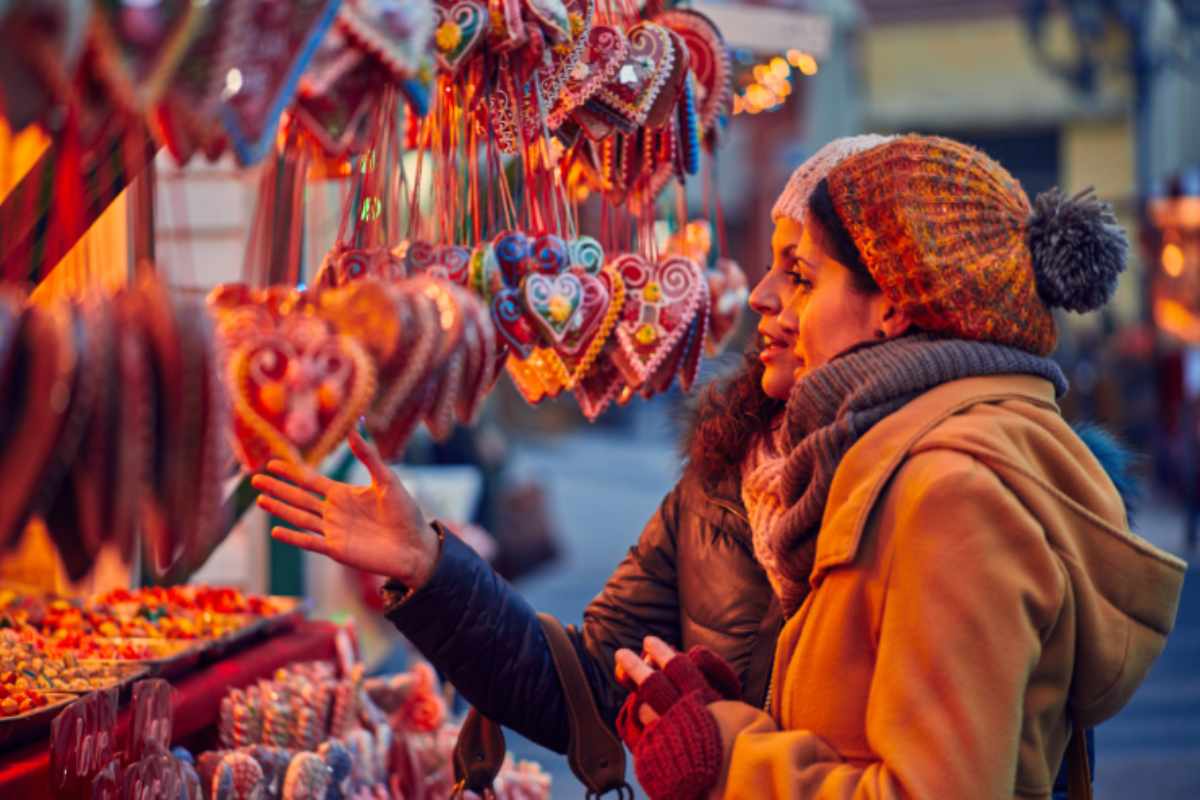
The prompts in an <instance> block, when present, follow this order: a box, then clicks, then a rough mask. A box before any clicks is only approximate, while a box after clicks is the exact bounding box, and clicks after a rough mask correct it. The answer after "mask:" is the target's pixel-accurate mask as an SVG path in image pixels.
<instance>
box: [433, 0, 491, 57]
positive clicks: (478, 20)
mask: <svg viewBox="0 0 1200 800" xmlns="http://www.w3.org/2000/svg"><path fill="white" fill-rule="evenodd" d="M433 18H434V30H433V54H434V58H436V59H437V62H438V66H439V67H441V68H442V69H443V70H445V71H446V72H449V73H456V72H458V71H459V70H460V69H461V68H462V66H463V63H464V62H466V60H467V59H469V58H470V57H471V55H472V54H474V53H475V52H476V50H478V49H479V46H480V45H482V44H483V41H484V36H485V35H486V34H487V32H488V13H487V9H486V8H484V7H483V6H482V5H480V4H479V3H476V2H472V0H458V2H457V3H454V4H452V5H440V4H439V5H437V6H436V7H435V8H434V11H433Z"/></svg>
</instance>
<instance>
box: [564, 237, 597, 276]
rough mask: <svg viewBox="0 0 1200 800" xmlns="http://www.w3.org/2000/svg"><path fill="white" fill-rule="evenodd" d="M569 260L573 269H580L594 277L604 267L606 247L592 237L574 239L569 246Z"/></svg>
mask: <svg viewBox="0 0 1200 800" xmlns="http://www.w3.org/2000/svg"><path fill="white" fill-rule="evenodd" d="M568 254H569V256H568V260H569V261H570V263H571V266H573V267H580V268H581V269H583V271H584V272H587V273H590V274H592V275H595V274H597V273H598V272H600V268H601V267H603V266H604V247H603V246H601V244H600V242H598V241H596V240H595V239H594V238H592V237H591V236H580V237H578V238H576V239H572V240H571V243H570V244H569V245H568Z"/></svg>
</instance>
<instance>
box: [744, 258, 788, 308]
mask: <svg viewBox="0 0 1200 800" xmlns="http://www.w3.org/2000/svg"><path fill="white" fill-rule="evenodd" d="M750 308H751V309H753V310H754V313H755V314H758V315H759V316H763V317H770V316H775V315H776V314H778V313H779V312H780V310H781V309H782V308H783V300H782V299H781V298H780V297H779V291H778V290H777V289H776V287H775V281H774V280H772V276H771V272H770V270H768V271H767V274H766V275H763V277H762V280H760V281H759V282H758V284H757V285H756V286H755V287H754V291H752V292H750Z"/></svg>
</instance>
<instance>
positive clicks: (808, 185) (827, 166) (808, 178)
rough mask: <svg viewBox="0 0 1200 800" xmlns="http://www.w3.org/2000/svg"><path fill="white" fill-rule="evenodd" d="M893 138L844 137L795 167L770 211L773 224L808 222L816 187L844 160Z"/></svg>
mask: <svg viewBox="0 0 1200 800" xmlns="http://www.w3.org/2000/svg"><path fill="white" fill-rule="evenodd" d="M893 138H895V137H893V136H879V135H878V134H874V133H864V134H862V135H861V136H843V137H842V138H841V139H834V140H833V141H832V142H830V143H829V144H827V145H825V146H824V147H822V148H821V149H820V150H818V151H817V152H815V153H813V154H812V156H811V157H809V158H808V159H807V160H806V161H805V162H804V163H803V164H801V165H800V166H798V167H796V169H795V171H794V172H792V177H790V178H788V182H787V186H785V187H783V192H782V194H780V195H779V198H778V199H777V200H776V201H775V207H774V208H773V209H771V219H772V221H774V220H777V219H779V218H780V217H788V218H789V219H794V220H795V221H796V222H799V223H801V224H803V223H804V222H805V221H806V220H807V219H808V198H809V196H810V195H811V194H812V192H813V189H814V188H815V187H816V185H817V184H818V183H820V182H821V181H822V180H824V179H825V176H826V175H828V174H829V170H831V169H833V168H834V167H835V166H837V165H838V164H840V163H841V162H842V160H843V159H846V158H848V157H850V156H852V155H854V154H855V153H861V152H863V151H864V150H869V149H871V148H872V147H876V146H878V145H881V144H883V143H885V142H889V141H891V140H892V139H893Z"/></svg>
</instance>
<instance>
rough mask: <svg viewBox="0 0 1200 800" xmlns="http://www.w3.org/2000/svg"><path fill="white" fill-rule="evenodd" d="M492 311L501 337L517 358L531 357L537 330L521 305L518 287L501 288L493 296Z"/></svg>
mask: <svg viewBox="0 0 1200 800" xmlns="http://www.w3.org/2000/svg"><path fill="white" fill-rule="evenodd" d="M491 312H492V321H493V322H494V323H495V324H496V331H497V332H498V333H499V334H500V338H501V339H503V340H504V342H505V343H506V344H507V345H508V346H509V347H510V348H511V349H512V351H513V353H514V354H515V355H516V356H517V358H520V359H525V358H529V354H530V353H531V352H533V346H534V344H535V343H536V342H537V331H536V330H534V327H533V323H532V322H531V321H530V320H529V317H528V316H527V315H526V314H525V309H524V307H523V306H522V305H521V295H520V292H518V291H517V290H516V289H501V290H500V291H499V292H497V293H496V295H495V297H493V298H492V308H491Z"/></svg>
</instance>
